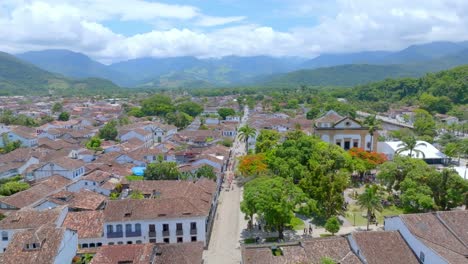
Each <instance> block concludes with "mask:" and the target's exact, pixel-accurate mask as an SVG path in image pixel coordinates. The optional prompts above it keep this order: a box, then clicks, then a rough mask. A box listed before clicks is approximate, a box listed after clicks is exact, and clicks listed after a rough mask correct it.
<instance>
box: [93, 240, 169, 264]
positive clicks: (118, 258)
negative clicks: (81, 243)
mask: <svg viewBox="0 0 468 264" xmlns="http://www.w3.org/2000/svg"><path fill="white" fill-rule="evenodd" d="M155 256H156V245H155V244H133V245H112V246H102V247H100V248H99V249H98V250H97V253H96V255H94V257H93V259H92V260H91V262H90V264H117V263H132V264H148V263H153V260H154V258H155ZM168 263H172V262H168Z"/></svg>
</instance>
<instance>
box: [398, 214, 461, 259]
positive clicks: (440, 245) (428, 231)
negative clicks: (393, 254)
mask: <svg viewBox="0 0 468 264" xmlns="http://www.w3.org/2000/svg"><path fill="white" fill-rule="evenodd" d="M450 213H451V212H446V214H447V215H445V217H444V218H439V217H438V216H439V215H440V214H439V213H424V214H407V215H401V216H400V218H401V219H402V220H403V222H404V223H405V224H406V227H407V228H408V229H409V231H410V232H411V233H412V234H413V235H415V236H416V237H417V238H418V239H419V240H421V241H422V242H423V243H424V244H426V245H427V246H429V247H430V248H432V249H434V250H435V251H436V252H437V253H438V254H439V255H441V256H442V257H443V258H445V259H446V260H447V261H448V262H449V263H466V261H467V260H466V257H465V256H468V247H467V246H466V245H465V244H463V242H462V241H463V240H461V239H460V238H459V237H458V236H456V235H455V234H454V232H453V231H452V230H451V229H449V228H448V225H445V221H441V219H446V220H447V221H449V222H451V224H450V225H452V226H453V223H456V222H458V221H460V220H461V221H463V223H465V224H466V223H467V222H468V212H466V213H465V214H463V213H460V214H459V215H453V216H450ZM443 214H444V213H442V215H443ZM449 219H450V220H449ZM462 229H463V228H457V229H456V230H462ZM461 259H464V260H463V262H460V260H461Z"/></svg>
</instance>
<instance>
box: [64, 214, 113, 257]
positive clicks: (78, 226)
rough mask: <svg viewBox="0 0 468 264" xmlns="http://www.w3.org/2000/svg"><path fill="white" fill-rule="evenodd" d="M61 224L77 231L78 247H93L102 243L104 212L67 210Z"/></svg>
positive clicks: (103, 239)
mask: <svg viewBox="0 0 468 264" xmlns="http://www.w3.org/2000/svg"><path fill="white" fill-rule="evenodd" d="M63 226H64V227H66V228H69V229H72V230H76V231H77V233H78V248H80V249H93V248H97V247H100V246H102V245H103V243H104V241H105V238H104V213H103V211H102V210H99V211H81V212H69V213H68V214H67V217H66V218H65V221H64V222H63Z"/></svg>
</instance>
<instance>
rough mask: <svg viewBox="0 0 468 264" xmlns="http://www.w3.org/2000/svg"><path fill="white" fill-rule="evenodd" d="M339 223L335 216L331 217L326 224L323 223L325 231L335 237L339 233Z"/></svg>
mask: <svg viewBox="0 0 468 264" xmlns="http://www.w3.org/2000/svg"><path fill="white" fill-rule="evenodd" d="M340 226H341V224H340V221H339V220H338V218H337V217H336V216H332V217H330V218H328V220H327V222H326V223H325V230H327V231H328V232H330V233H331V234H332V235H335V234H336V233H338V232H339V231H340Z"/></svg>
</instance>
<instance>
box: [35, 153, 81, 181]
mask: <svg viewBox="0 0 468 264" xmlns="http://www.w3.org/2000/svg"><path fill="white" fill-rule="evenodd" d="M84 165H85V164H84V162H83V161H81V160H77V159H70V158H68V157H63V158H59V159H56V160H53V161H51V162H48V163H46V164H44V165H42V166H39V167H38V168H36V169H34V170H33V171H32V172H31V173H27V175H26V179H28V180H40V179H43V178H47V177H50V176H52V175H54V174H57V175H61V176H63V177H65V178H67V179H69V180H72V181H74V180H77V179H79V178H80V177H81V176H83V175H84V174H85V166H84Z"/></svg>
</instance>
